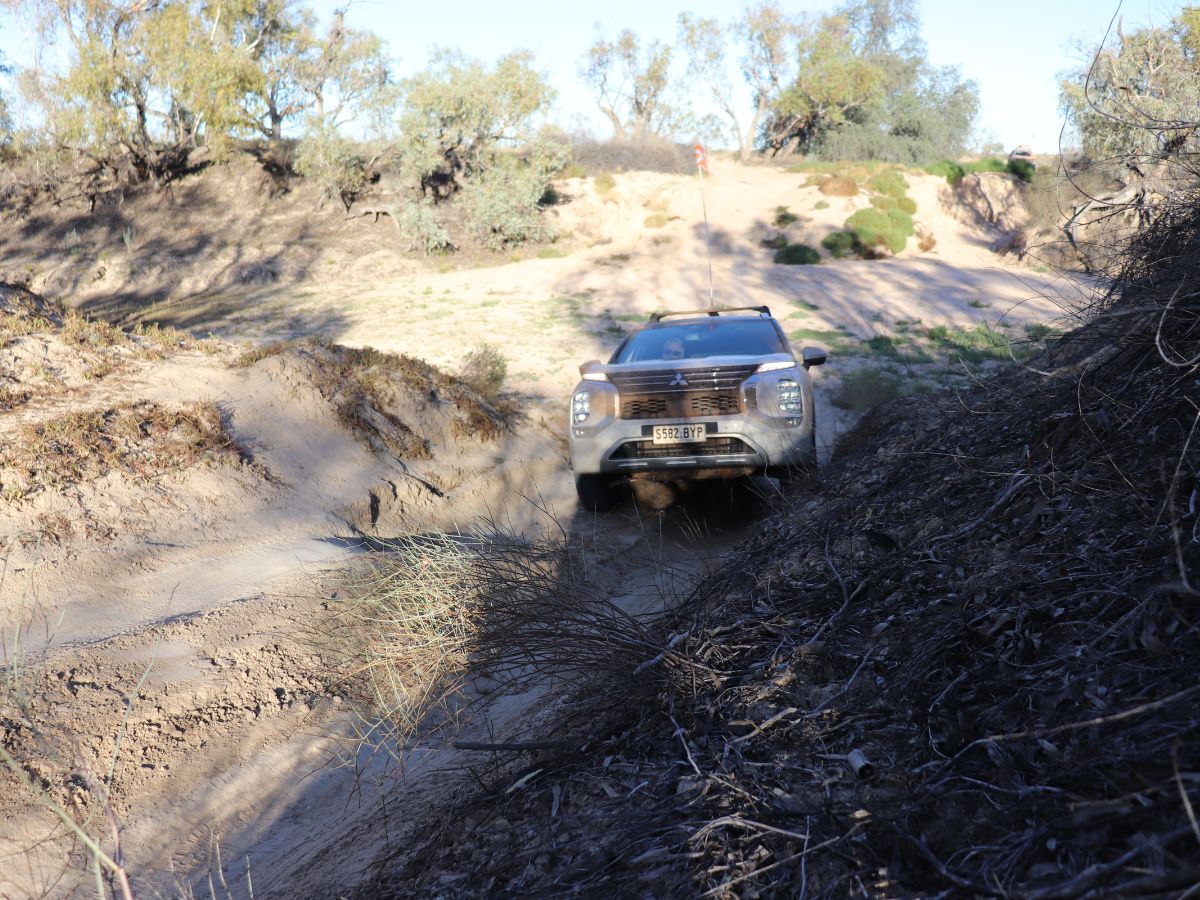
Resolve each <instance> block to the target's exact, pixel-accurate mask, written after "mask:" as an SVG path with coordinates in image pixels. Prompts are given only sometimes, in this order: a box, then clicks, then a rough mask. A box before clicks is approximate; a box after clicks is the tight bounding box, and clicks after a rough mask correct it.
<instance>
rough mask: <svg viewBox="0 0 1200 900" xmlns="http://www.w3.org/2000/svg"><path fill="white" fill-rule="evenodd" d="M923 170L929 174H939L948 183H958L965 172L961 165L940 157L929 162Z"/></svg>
mask: <svg viewBox="0 0 1200 900" xmlns="http://www.w3.org/2000/svg"><path fill="white" fill-rule="evenodd" d="M925 171H926V172H928V173H929V174H930V175H940V176H941V177H943V178H945V179H946V182H947V183H948V184H958V182H960V181H962V178H963V176H964V175H966V174H967V170H966V169H964V168H963V167H962V166H961V165H959V164H958V163H956V162H951V161H950V160H948V159H940V160H938V161H937V162H935V163H931V164H930V165H928V166H926V167H925Z"/></svg>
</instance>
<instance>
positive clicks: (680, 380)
mask: <svg viewBox="0 0 1200 900" xmlns="http://www.w3.org/2000/svg"><path fill="white" fill-rule="evenodd" d="M687 386H688V380H687V379H686V378H684V377H683V373H682V372H676V373H675V377H674V378H672V379H671V384H670V387H687Z"/></svg>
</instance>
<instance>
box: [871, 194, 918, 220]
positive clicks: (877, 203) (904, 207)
mask: <svg viewBox="0 0 1200 900" xmlns="http://www.w3.org/2000/svg"><path fill="white" fill-rule="evenodd" d="M871 205H872V206H874V207H875V208H876V209H883V210H888V209H898V210H900V211H901V212H904V213H907V214H908V215H910V216H911V215H912V214H913V213H915V212H916V211H917V202H916V201H915V200H913V198H912V197H892V196H890V195H888V194H875V195H874V196H872V197H871Z"/></svg>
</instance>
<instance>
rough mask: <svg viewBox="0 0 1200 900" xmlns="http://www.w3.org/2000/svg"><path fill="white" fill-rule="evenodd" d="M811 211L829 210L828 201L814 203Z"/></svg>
mask: <svg viewBox="0 0 1200 900" xmlns="http://www.w3.org/2000/svg"><path fill="white" fill-rule="evenodd" d="M813 209H829V201H828V200H818V201H817V202H816V203H814V204H813Z"/></svg>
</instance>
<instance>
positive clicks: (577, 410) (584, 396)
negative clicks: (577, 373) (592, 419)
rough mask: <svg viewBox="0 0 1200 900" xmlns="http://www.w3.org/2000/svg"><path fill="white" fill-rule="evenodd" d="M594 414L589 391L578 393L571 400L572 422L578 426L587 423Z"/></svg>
mask: <svg viewBox="0 0 1200 900" xmlns="http://www.w3.org/2000/svg"><path fill="white" fill-rule="evenodd" d="M591 414H592V395H591V394H589V393H588V392H587V391H576V392H575V396H574V397H572V398H571V421H572V422H574V423H575V424H576V425H578V424H579V423H581V422H586V421H587V417H588V416H590V415H591Z"/></svg>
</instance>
